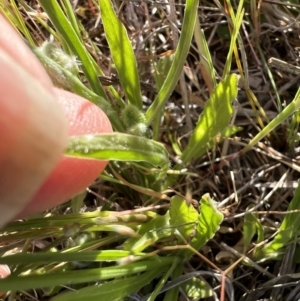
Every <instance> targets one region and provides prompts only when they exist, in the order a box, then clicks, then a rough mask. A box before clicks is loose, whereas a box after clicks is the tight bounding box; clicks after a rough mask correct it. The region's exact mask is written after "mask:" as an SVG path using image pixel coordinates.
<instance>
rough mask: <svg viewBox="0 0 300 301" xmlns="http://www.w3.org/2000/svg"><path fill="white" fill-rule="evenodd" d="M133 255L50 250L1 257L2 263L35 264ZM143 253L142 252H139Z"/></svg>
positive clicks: (120, 257)
mask: <svg viewBox="0 0 300 301" xmlns="http://www.w3.org/2000/svg"><path fill="white" fill-rule="evenodd" d="M129 255H132V253H131V252H130V251H123V250H103V251H88V252H64V253H62V252H48V253H30V254H23V253H20V254H15V255H10V256H5V257H1V258H0V264H9V265H11V264H12V265H16V264H34V263H43V264H44V263H45V264H46V263H54V262H70V261H93V262H95V261H97V262H102V261H118V260H120V259H122V258H124V257H127V256H129ZM137 255H141V254H137Z"/></svg>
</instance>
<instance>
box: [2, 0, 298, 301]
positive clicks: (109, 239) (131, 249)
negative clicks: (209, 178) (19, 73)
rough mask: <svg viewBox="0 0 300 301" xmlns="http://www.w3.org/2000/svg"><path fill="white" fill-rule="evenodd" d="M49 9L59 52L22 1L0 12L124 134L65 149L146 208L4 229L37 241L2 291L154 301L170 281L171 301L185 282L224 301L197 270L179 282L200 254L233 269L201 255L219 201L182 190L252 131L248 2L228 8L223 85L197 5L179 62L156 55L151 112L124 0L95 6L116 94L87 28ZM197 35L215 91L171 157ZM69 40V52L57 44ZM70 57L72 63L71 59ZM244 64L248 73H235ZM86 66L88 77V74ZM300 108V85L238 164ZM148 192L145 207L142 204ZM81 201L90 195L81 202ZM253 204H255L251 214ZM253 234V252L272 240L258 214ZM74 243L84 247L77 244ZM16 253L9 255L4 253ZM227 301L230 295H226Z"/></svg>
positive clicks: (289, 220)
mask: <svg viewBox="0 0 300 301" xmlns="http://www.w3.org/2000/svg"><path fill="white" fill-rule="evenodd" d="M19 2H20V5H22V7H23V8H26V9H28V7H27V6H26V5H25V3H24V2H23V1H19ZM38 2H39V3H40V5H41V6H42V8H43V10H44V11H45V12H46V13H47V15H48V17H49V19H50V21H51V26H49V25H47V24H45V23H44V22H43V20H39V21H40V26H44V27H45V28H46V29H47V30H48V31H49V32H51V33H52V34H53V35H54V37H55V39H56V43H57V44H55V46H53V45H54V44H44V46H42V47H38V45H36V44H35V41H34V39H33V37H32V35H31V34H30V32H29V31H28V29H27V27H26V25H25V24H24V22H23V21H22V17H21V15H20V13H19V12H18V10H17V5H16V3H15V2H14V1H11V5H12V7H10V6H5V4H4V5H3V4H0V8H1V5H2V9H3V10H4V12H5V13H6V15H7V16H8V18H9V19H10V20H11V22H13V23H14V24H15V26H16V27H17V28H18V30H19V31H20V32H21V33H22V34H23V35H24V36H25V37H26V39H27V41H28V43H29V44H30V47H31V48H32V51H33V52H34V53H35V54H36V56H37V57H38V58H39V60H40V61H41V62H42V64H43V65H44V67H45V69H46V70H47V72H48V74H49V75H50V77H51V79H52V81H53V82H54V83H55V85H57V86H59V87H60V88H63V89H66V90H69V91H71V92H73V93H76V94H78V95H81V96H83V97H85V98H86V99H88V100H90V101H91V102H93V103H94V104H96V105H98V106H99V107H101V109H102V110H103V111H104V112H105V113H106V114H107V116H108V117H109V119H110V121H111V123H112V125H113V128H114V131H115V132H114V133H113V134H104V135H88V136H80V137H72V138H70V140H69V144H68V147H67V149H66V151H65V153H66V154H67V155H70V156H78V157H85V158H92V159H100V160H101V159H102V160H110V161H111V162H110V164H109V166H108V168H107V169H106V171H105V172H104V173H103V174H102V175H101V176H100V178H101V179H102V180H105V181H107V182H109V184H110V185H111V187H114V188H115V191H116V192H113V193H112V194H111V196H110V199H109V203H114V201H115V200H116V199H117V198H118V194H119V196H121V197H123V196H125V197H126V198H128V199H129V200H130V201H131V202H132V204H133V207H134V206H138V205H139V206H141V208H138V209H132V210H122V211H117V210H116V211H113V210H111V208H110V207H109V205H108V204H105V205H103V207H102V208H101V211H100V212H96V211H95V212H89V213H78V212H73V213H72V214H67V215H59V214H55V211H54V212H53V214H51V215H50V216H47V217H43V218H31V219H28V220H26V221H22V222H12V223H10V224H9V225H7V226H6V227H5V229H3V232H2V236H1V242H3V243H8V244H9V243H13V242H16V241H19V240H21V241H25V242H26V244H25V246H24V247H23V248H22V251H23V252H22V253H20V254H15V255H10V256H5V257H1V258H0V263H1V264H2V263H3V264H9V265H11V266H13V267H14V271H13V273H12V275H11V276H9V277H8V278H6V279H2V280H1V281H0V291H3V290H11V291H13V294H14V293H17V292H16V291H15V290H16V288H18V291H23V290H31V289H44V294H46V295H49V296H50V297H51V298H52V299H51V300H54V301H64V300H78V301H79V300H86V299H89V298H98V299H99V298H103V299H105V300H119V299H120V300H122V299H124V298H129V297H130V296H131V295H132V294H134V293H137V292H139V291H141V290H143V294H144V295H146V296H148V299H147V300H155V299H156V297H157V296H158V295H159V294H160V291H161V290H162V289H163V288H164V287H165V286H166V283H167V282H168V281H171V283H175V284H174V285H173V286H171V287H170V288H169V289H168V291H167V292H166V294H165V295H164V297H163V298H164V299H163V300H165V301H168V300H178V296H179V287H180V288H181V289H182V290H183V291H184V292H185V293H186V294H187V295H188V296H189V297H194V298H205V297H210V296H212V295H213V291H212V289H211V287H210V285H209V284H208V283H207V282H205V281H204V280H203V279H198V278H196V277H195V275H191V276H189V277H187V278H185V279H184V280H182V281H181V282H178V283H177V284H176V281H177V280H176V279H180V277H181V276H182V274H183V273H184V268H185V266H186V264H187V263H188V262H189V261H190V260H191V258H192V256H193V255H197V256H198V257H199V258H201V260H203V261H206V264H208V265H210V266H211V267H212V268H214V269H215V270H216V271H217V275H218V276H220V277H221V276H224V275H225V274H226V273H227V272H228V271H227V270H226V273H224V272H222V270H221V269H220V268H218V267H217V266H216V265H215V264H213V263H212V262H210V261H209V260H208V259H206V258H205V256H203V255H201V254H200V253H199V250H200V249H201V248H202V247H204V246H205V245H206V244H207V242H208V241H209V240H210V239H212V238H213V237H214V236H215V234H216V233H217V232H218V230H219V228H220V224H221V223H222V221H223V218H224V216H223V213H222V212H221V210H220V208H218V207H219V205H218V204H217V203H216V202H215V201H214V199H213V197H211V196H210V195H209V194H207V193H203V192H202V191H201V196H200V197H199V196H198V199H197V202H196V204H197V205H199V210H197V209H195V208H194V207H193V205H192V198H191V197H189V190H190V188H189V185H186V186H185V187H186V188H185V189H182V190H180V189H178V190H177V184H178V183H180V182H181V181H185V180H186V179H187V180H186V181H187V182H189V181H190V178H192V177H193V175H194V174H193V172H192V165H193V163H194V162H196V161H197V160H198V159H200V158H202V157H203V156H204V155H205V154H206V153H207V152H210V151H211V152H214V151H215V149H217V148H218V147H219V145H220V143H224V144H226V143H227V142H228V138H229V137H232V136H233V135H235V134H236V133H237V132H239V131H240V130H241V127H239V126H235V125H234V124H233V123H232V120H233V119H234V114H235V110H234V106H233V103H234V101H235V99H236V98H237V95H238V81H239V78H240V79H241V82H242V83H243V84H244V85H245V86H246V82H247V76H246V69H245V68H246V67H245V66H242V64H241V62H240V58H239V55H240V54H239V51H238V47H237V45H239V46H241V45H242V40H241V36H240V33H241V26H242V22H243V20H244V18H245V15H244V12H245V4H244V1H239V5H238V7H237V9H236V11H234V9H233V7H232V6H231V3H230V1H226V3H227V4H226V9H227V12H228V14H227V15H226V16H227V18H228V24H229V29H228V32H229V33H230V44H229V50H228V53H227V54H226V60H225V63H224V70H223V72H222V76H221V78H218V76H217V74H216V71H215V70H214V67H213V59H212V56H211V53H210V51H209V45H208V43H207V41H206V38H205V35H204V32H203V30H202V29H201V28H200V24H198V23H197V22H196V19H197V18H198V11H197V7H198V5H199V1H197V0H187V1H186V3H185V7H184V18H183V20H182V26H181V34H180V38H179V41H178V44H177V45H176V49H175V53H174V55H172V56H170V57H167V58H166V57H165V58H159V59H155V58H151V64H152V65H153V66H154V69H155V70H156V72H157V73H156V75H155V80H156V88H157V89H158V91H157V93H156V95H155V97H154V99H153V101H152V102H151V105H149V106H147V107H146V108H145V106H143V102H142V93H141V75H140V70H139V68H138V63H137V59H136V56H135V53H134V48H133V46H132V43H131V41H130V39H129V36H128V33H127V30H126V28H125V26H124V25H123V23H122V22H121V21H120V19H119V17H118V15H117V13H116V11H117V9H116V8H114V5H113V2H112V1H110V0H99V2H98V3H95V2H96V1H93V2H92V3H94V5H95V7H97V9H98V10H99V13H100V15H101V22H102V23H103V28H104V32H105V36H106V42H107V45H108V47H109V50H110V53H111V58H112V62H113V68H114V69H115V70H116V73H117V74H118V77H119V81H120V86H121V87H122V89H121V91H120V90H117V89H115V88H114V87H112V86H111V87H109V88H105V87H104V86H103V85H102V84H101V82H100V81H99V80H98V75H103V74H104V71H103V70H101V67H100V66H99V65H98V64H97V63H96V60H95V59H94V58H93V56H92V54H91V52H92V51H89V50H88V48H87V47H85V41H84V36H85V35H86V32H85V29H84V27H83V25H82V24H81V22H80V20H79V19H78V17H77V16H76V14H75V13H74V11H73V9H72V7H71V5H70V2H69V1H67V0H63V1H60V2H59V1H55V0H39V1H38ZM3 3H4V2H3ZM37 20H38V19H37ZM52 26H53V28H52ZM195 26H196V28H195ZM193 34H194V35H195V39H196V44H197V48H198V49H197V51H198V54H199V56H200V57H201V58H203V59H204V63H203V65H202V68H201V74H202V76H203V78H204V79H205V83H206V85H207V87H208V88H209V97H208V100H207V101H206V103H205V106H204V108H203V111H202V113H201V115H200V116H199V119H198V121H197V123H196V124H195V126H194V128H193V132H192V133H191V135H190V137H189V139H188V141H187V142H186V144H185V145H184V144H183V145H181V144H179V143H178V142H177V140H176V137H172V133H171V131H169V136H170V137H171V138H170V141H171V143H170V144H171V146H172V147H171V151H170V150H169V149H170V148H167V147H166V145H164V143H163V142H162V140H160V139H161V134H162V131H161V117H162V116H167V111H166V109H165V108H166V104H167V102H168V99H169V97H170V95H171V94H172V93H173V92H174V90H175V87H176V85H177V82H178V79H179V77H180V75H181V74H182V72H183V69H184V65H185V63H186V58H187V56H188V52H189V50H190V47H191V41H192V37H193ZM89 43H90V46H91V48H92V49H96V50H97V52H99V53H100V52H101V50H100V49H99V48H98V45H97V44H96V43H94V42H93V41H91V40H89ZM47 45H48V46H49V47H50V52H49V51H48V50H49V49H48V48H47ZM57 45H60V46H59V47H62V48H57V47H58V46H57ZM52 46H53V47H54V48H51V47H52ZM45 49H46V50H47V49H48V50H47V51H45ZM53 49H54V51H53ZM56 51H57V52H56ZM61 55H63V59H60V58H61ZM58 56H59V58H58ZM74 57H76V59H77V60H78V61H80V65H79V66H77V65H76V66H75V68H74V65H71V68H68V67H67V68H66V63H65V59H68V58H70V59H72V60H73V61H72V62H73V63H74ZM234 58H235V61H236V62H237V65H238V71H239V73H240V77H239V76H238V75H237V74H236V73H234V72H232V69H233V68H232V64H233V59H234ZM75 63H76V60H75ZM243 63H245V62H243ZM67 65H68V63H67ZM68 66H69V65H68ZM243 67H244V69H243ZM74 69H75V70H74ZM77 69H79V70H80V71H82V72H83V74H84V75H83V76H81V77H80V75H79V73H78V70H77ZM82 78H84V79H86V80H87V82H88V85H86V84H84V83H83V80H82ZM87 86H89V87H87ZM246 88H247V89H246V92H247V97H249V99H251V100H252V101H255V96H254V94H253V92H252V91H251V90H250V89H249V88H248V87H246ZM111 99H113V101H112V100H111ZM299 104H300V90H299V91H298V92H297V94H296V96H295V98H294V100H293V101H292V102H291V104H289V105H288V106H287V107H286V108H285V109H284V110H282V111H281V112H280V114H278V116H277V117H276V118H274V119H273V120H272V121H271V122H270V123H268V124H267V125H266V126H265V127H264V128H262V129H261V130H260V131H259V133H258V134H257V135H256V136H255V137H253V139H252V140H251V141H250V142H249V143H248V144H247V145H245V146H244V147H243V149H242V150H240V151H239V152H237V153H235V154H233V155H231V156H229V159H230V160H233V159H234V158H237V157H238V156H242V155H244V154H245V153H246V152H247V151H249V150H250V149H252V148H253V147H254V146H255V144H256V143H257V142H259V141H260V140H261V139H262V138H264V137H265V136H267V135H269V134H270V133H271V132H272V131H273V130H274V128H275V127H276V126H278V125H280V124H282V122H283V121H284V120H285V119H286V118H288V117H289V116H290V115H292V114H294V113H295V112H296V111H297V110H298V109H299V106H300V105H299ZM294 128H296V126H295V127H294ZM151 131H152V132H153V137H152V138H153V139H151ZM291 139H292V138H291ZM293 139H294V140H295V137H294V138H293ZM174 153H175V154H176V155H178V157H179V159H178V160H177V161H175V163H173V162H172V163H173V166H172V168H171V164H170V155H174ZM298 190H299V189H298ZM298 190H297V192H296V194H295V197H294V199H293V201H292V202H291V204H290V206H291V208H290V209H291V210H292V209H295V208H298V202H297V200H298V198H299V197H298V194H299V191H298ZM137 194H138V201H139V204H138V203H137V202H136V199H135V198H136V195H137ZM81 201H82V200H78V202H80V205H81ZM73 202H75V204H74V203H73V206H72V208H77V209H78V206H76V202H77V199H76V198H74V200H73ZM158 203H159V204H160V205H161V207H159V209H163V210H164V211H163V214H158V213H157V210H156V209H157V207H156V205H157V204H158ZM251 208H252V207H251V206H249V207H248V209H249V210H251ZM295 216H296V213H294V214H291V215H289V216H287V217H286V218H285V219H284V221H283V223H282V224H281V227H280V229H279V233H278V234H277V235H276V236H275V238H274V240H273V241H272V242H270V243H269V244H267V245H265V246H264V247H262V248H256V249H255V252H254V254H255V256H254V257H255V258H262V257H269V258H272V257H274V256H275V255H274V254H276V256H277V255H278V253H277V252H280V251H281V250H282V249H283V248H284V245H285V244H287V243H290V242H291V241H293V238H294V237H295V236H296V235H298V233H299V231H298V227H296V224H297V221H298V217H295ZM297 216H298V215H297ZM243 231H244V237H243V242H244V252H245V253H246V252H247V251H248V249H249V247H250V245H251V241H252V240H253V237H254V236H255V234H258V239H257V242H258V243H261V242H262V241H263V238H264V233H263V229H262V225H261V223H260V221H259V220H258V218H257V216H256V215H255V214H250V213H249V215H246V218H245V221H244V226H243ZM81 233H88V235H87V236H88V239H86V240H83V241H79V240H78V239H77V238H78V235H80V234H81ZM48 237H51V238H52V240H51V242H50V243H49V244H48V245H47V246H45V247H44V248H42V250H40V251H39V252H36V253H35V252H34V253H31V252H30V248H29V246H30V243H31V242H32V241H33V240H35V239H37V238H39V239H43V238H48ZM68 240H71V241H72V242H73V245H70V244H67V243H66V241H68ZM5 251H6V249H5V248H4V249H3V251H2V254H4V252H5ZM78 262H79V263H82V262H83V263H84V264H83V266H84V267H87V268H84V269H82V270H78V269H76V263H78ZM85 264H86V265H85ZM74 266H75V268H74ZM229 270H230V268H229ZM68 285H70V286H72V289H75V290H76V291H72V290H69V291H66V290H65V291H62V292H60V291H61V287H62V286H68ZM46 289H47V290H46ZM223 289H224V286H223ZM222 298H223V300H224V292H223V297H222Z"/></svg>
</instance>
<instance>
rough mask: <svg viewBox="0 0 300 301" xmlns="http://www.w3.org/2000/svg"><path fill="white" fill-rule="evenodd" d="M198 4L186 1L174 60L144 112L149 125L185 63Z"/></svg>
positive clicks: (171, 89) (165, 99) (174, 84)
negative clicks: (153, 98) (156, 93)
mask: <svg viewBox="0 0 300 301" xmlns="http://www.w3.org/2000/svg"><path fill="white" fill-rule="evenodd" d="M198 4H199V0H187V1H186V5H185V13H184V17H183V21H182V30H181V34H180V38H179V41H178V47H177V49H176V52H175V55H174V60H173V63H172V65H171V68H170V70H169V73H168V75H167V77H166V80H165V82H164V84H163V86H162V87H161V89H160V91H159V93H158V95H157V96H156V98H155V100H154V101H153V103H152V105H151V106H150V107H149V109H148V110H147V112H146V118H147V124H148V125H150V124H151V122H152V121H153V120H154V119H155V118H156V117H157V116H160V114H159V112H161V111H162V110H163V108H164V106H165V104H166V102H167V100H168V99H169V97H170V95H171V93H172V92H173V90H174V88H175V86H176V84H177V82H178V79H179V77H180V74H181V72H182V69H183V66H184V64H185V60H186V57H187V54H188V51H189V49H190V44H191V40H192V37H193V32H194V27H195V22H196V17H197V15H198V13H197V12H198Z"/></svg>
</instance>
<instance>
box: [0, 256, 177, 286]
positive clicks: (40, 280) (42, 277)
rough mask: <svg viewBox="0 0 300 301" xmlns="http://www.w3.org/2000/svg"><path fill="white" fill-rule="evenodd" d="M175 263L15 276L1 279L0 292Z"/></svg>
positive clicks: (151, 261)
mask: <svg viewBox="0 0 300 301" xmlns="http://www.w3.org/2000/svg"><path fill="white" fill-rule="evenodd" d="M173 261H174V257H163V258H160V260H154V259H149V260H147V261H139V262H134V263H129V264H127V265H124V266H122V268H121V267H120V266H112V267H105V268H103V267H101V268H97V269H86V270H76V271H62V272H55V273H47V274H35V275H34V274H31V275H22V276H20V275H15V274H12V275H10V276H8V277H7V278H4V279H0V290H1V291H10V290H16V289H18V290H30V289H38V288H44V287H52V286H57V285H70V284H76V283H87V282H92V281H101V280H107V279H114V278H119V277H124V276H130V275H134V274H138V273H142V272H145V271H150V270H155V271H156V273H157V270H158V269H159V270H161V269H164V267H166V266H169V265H171V264H172V262H173Z"/></svg>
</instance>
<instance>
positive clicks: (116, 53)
mask: <svg viewBox="0 0 300 301" xmlns="http://www.w3.org/2000/svg"><path fill="white" fill-rule="evenodd" d="M99 5H100V11H101V19H102V23H103V26H104V30H105V33H106V39H107V42H108V45H109V49H110V51H111V56H112V58H113V61H114V63H115V66H116V69H117V71H118V75H119V78H120V82H121V84H122V87H123V88H124V90H125V93H126V96H127V98H128V101H129V103H131V104H133V105H135V106H136V107H137V108H139V109H141V108H142V94H141V87H140V81H139V75H138V70H137V63H136V60H135V56H134V52H133V49H132V46H131V44H130V41H129V38H128V35H127V32H126V29H125V27H124V25H123V24H122V23H121V21H120V20H119V19H118V17H117V15H116V13H115V11H114V9H113V6H112V3H111V1H110V0H99Z"/></svg>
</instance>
